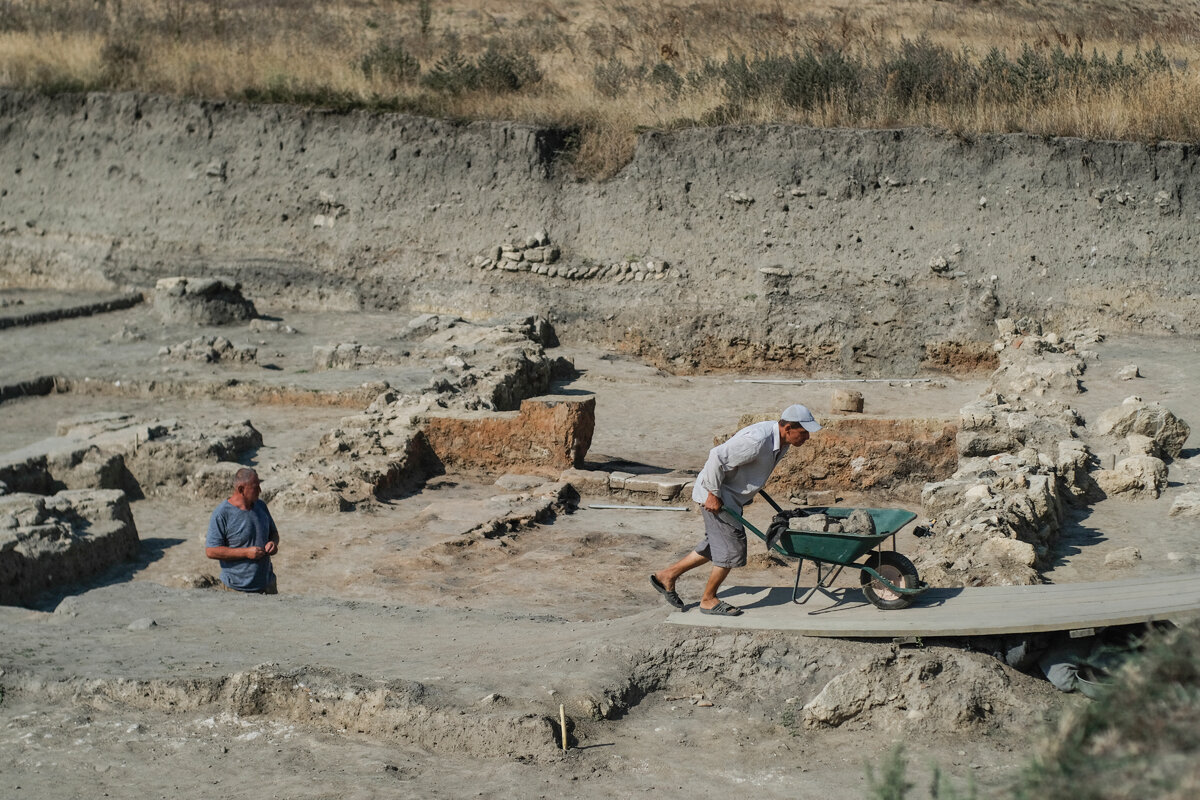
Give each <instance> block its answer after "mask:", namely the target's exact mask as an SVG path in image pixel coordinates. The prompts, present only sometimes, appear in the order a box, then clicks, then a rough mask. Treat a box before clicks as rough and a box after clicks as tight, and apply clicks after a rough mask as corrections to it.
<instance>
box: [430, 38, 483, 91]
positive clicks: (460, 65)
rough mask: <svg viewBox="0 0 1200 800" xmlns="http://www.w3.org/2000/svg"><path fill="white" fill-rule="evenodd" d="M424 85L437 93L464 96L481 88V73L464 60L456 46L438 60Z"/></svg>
mask: <svg viewBox="0 0 1200 800" xmlns="http://www.w3.org/2000/svg"><path fill="white" fill-rule="evenodd" d="M422 83H423V84H424V85H425V86H426V87H427V88H429V89H432V90H433V91H435V92H441V93H443V94H451V95H457V94H462V93H463V92H469V91H472V90H474V89H476V88H477V87H478V86H479V71H478V70H477V69H476V68H475V65H474V64H472V63H471V62H470V61H468V60H467V59H465V58H463V56H462V53H460V52H459V51H458V46H457V45H456V44H454V45H451V47H450V49H449V50H447V51H446V54H445V55H444V56H442V57H441V58H439V59H438V60H437V63H436V64H434V65H433V68H432V69H430V70H429V72H428V74H426V75H425V78H424V79H423V81H422Z"/></svg>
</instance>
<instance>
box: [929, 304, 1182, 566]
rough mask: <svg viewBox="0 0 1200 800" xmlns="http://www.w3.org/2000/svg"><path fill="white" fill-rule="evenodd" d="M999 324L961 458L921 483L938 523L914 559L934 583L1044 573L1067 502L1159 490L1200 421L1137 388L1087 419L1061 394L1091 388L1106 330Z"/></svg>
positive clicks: (965, 425)
mask: <svg viewBox="0 0 1200 800" xmlns="http://www.w3.org/2000/svg"><path fill="white" fill-rule="evenodd" d="M998 326H999V328H1000V334H1001V335H1000V338H999V340H998V341H997V342H996V345H995V349H996V351H997V353H998V355H999V360H1000V365H999V367H998V368H997V369H996V372H995V373H994V374H993V376H992V380H991V383H990V391H989V393H988V394H986V395H985V396H984V397H982V398H981V399H979V400H977V401H975V402H972V403H970V404H968V405H966V406H964V407H963V408H962V410H961V411H960V414H959V433H958V436H957V442H956V444H957V448H958V453H959V463H958V469H957V470H956V471H955V473H954V474H953V475H952V476H951V477H950V478H949V479H947V480H944V481H938V482H934V483H929V484H927V485H926V486H925V487H924V489H923V490H922V493H921V503H922V506H923V508H924V511H925V513H926V514H927V515H928V516H929V517H930V529H931V530H932V531H933V532H934V533H935V534H936V535H935V536H933V537H931V538H929V539H926V540H924V541H923V542H922V543H921V544H920V545H919V546H918V549H917V552H916V554H915V559H914V560H915V561H916V562H917V563H918V566H919V567H920V570H921V575H922V577H923V578H925V579H926V580H928V581H929V582H930V583H933V584H934V585H943V586H953V585H963V584H967V585H998V584H1014V583H1016V584H1024V583H1036V582H1038V581H1039V580H1040V577H1039V574H1038V570H1039V569H1040V568H1045V567H1047V566H1048V561H1049V558H1050V555H1051V551H1052V548H1053V546H1054V544H1055V542H1056V541H1057V539H1058V536H1059V532H1060V530H1061V525H1062V520H1063V516H1064V510H1065V508H1064V507H1065V504H1068V503H1072V504H1082V503H1087V502H1090V501H1092V500H1096V499H1099V498H1102V497H1105V496H1108V495H1113V494H1123V495H1126V496H1128V497H1131V498H1134V497H1140V496H1149V497H1156V496H1158V493H1159V492H1160V491H1161V489H1162V488H1163V487H1164V486H1165V485H1166V475H1167V467H1166V462H1165V461H1164V459H1170V458H1174V457H1175V456H1178V454H1179V452H1180V449H1181V448H1182V446H1183V443H1184V442H1185V441H1186V440H1187V437H1188V434H1189V432H1190V430H1189V428H1188V426H1187V424H1186V423H1184V422H1182V421H1181V420H1179V419H1177V418H1176V417H1175V416H1174V415H1173V414H1172V413H1171V412H1170V411H1168V410H1167V409H1165V408H1163V407H1161V406H1159V405H1158V404H1147V403H1144V402H1142V401H1141V399H1140V398H1136V397H1134V398H1130V399H1129V400H1127V401H1126V402H1125V404H1123V405H1122V406H1121V407H1119V408H1117V409H1111V410H1109V411H1107V412H1105V413H1104V414H1101V415H1100V417H1099V419H1098V420H1097V421H1096V423H1095V424H1094V425H1093V426H1091V427H1087V426H1085V425H1084V422H1083V420H1082V418H1081V417H1080V416H1079V414H1078V413H1077V412H1076V411H1075V410H1074V409H1073V408H1072V407H1071V406H1070V405H1068V404H1067V403H1066V402H1065V401H1064V400H1063V399H1062V397H1063V396H1067V397H1069V396H1071V395H1073V394H1076V393H1078V392H1079V391H1081V386H1080V377H1081V376H1082V375H1083V374H1084V373H1085V371H1086V366H1087V362H1088V361H1089V360H1090V359H1091V358H1093V354H1091V353H1090V352H1088V351H1087V350H1086V349H1085V346H1086V344H1088V343H1091V342H1094V341H1096V340H1097V337H1096V335H1095V334H1094V333H1091V332H1086V331H1084V332H1077V333H1074V334H1071V335H1069V336H1066V337H1062V336H1059V335H1057V334H1054V333H1047V334H1044V335H1043V334H1042V333H1041V331H1040V329H1037V328H1036V327H1033V326H1029V325H1021V324H1018V323H1013V322H1012V321H1011V320H1001V321H1000V322H999V323H998ZM1097 448H1098V449H1100V451H1101V453H1103V451H1104V450H1108V451H1110V452H1111V454H1112V455H1111V458H1112V461H1113V462H1114V464H1115V466H1114V468H1113V469H1111V470H1104V469H1099V464H1100V463H1101V461H1102V457H1101V455H1098V453H1097ZM1119 455H1123V456H1124V458H1122V460H1120V461H1119V462H1117V457H1118V456H1119Z"/></svg>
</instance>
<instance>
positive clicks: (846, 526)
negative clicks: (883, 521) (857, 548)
mask: <svg viewBox="0 0 1200 800" xmlns="http://www.w3.org/2000/svg"><path fill="white" fill-rule="evenodd" d="M842 533H853V534H855V535H857V536H874V535H875V520H874V518H872V517H871V514H870V513H869V512H867V511H864V510H863V509H861V508H856V509H854V511H852V512H850V516H848V517H846V519H845V521H843V522H842Z"/></svg>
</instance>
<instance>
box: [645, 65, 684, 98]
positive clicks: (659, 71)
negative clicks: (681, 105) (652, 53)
mask: <svg viewBox="0 0 1200 800" xmlns="http://www.w3.org/2000/svg"><path fill="white" fill-rule="evenodd" d="M647 80H648V81H649V82H650V83H652V84H654V85H656V86H661V87H662V88H663V89H665V90H666V92H667V94H668V95H670V96H671V97H678V96H679V93H680V91H682V90H683V78H682V77H681V76H680V75H679V73H678V72H677V71H676V70H675V68H674V67H672V66H671V65H670V64H668V63H667V62H665V61H660V62H658V63H657V64H655V65H654V68H653V69H651V70H650V73H649V75H647Z"/></svg>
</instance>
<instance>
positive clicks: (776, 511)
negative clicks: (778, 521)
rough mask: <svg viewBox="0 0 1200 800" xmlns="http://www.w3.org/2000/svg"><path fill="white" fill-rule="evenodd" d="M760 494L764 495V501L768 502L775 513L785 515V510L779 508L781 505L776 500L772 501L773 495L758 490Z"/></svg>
mask: <svg viewBox="0 0 1200 800" xmlns="http://www.w3.org/2000/svg"><path fill="white" fill-rule="evenodd" d="M758 493H759V494H760V495H762V499H763V500H766V501H767V503H768V504H769V505H770V506H771V508H773V509H775V513H776V514H782V513H783V509H782V508H780V507H779V503H776V502H775V501H774V500H772V499H771V495H769V494H767V493H766V492H764V491H763V490H762V489H759V490H758Z"/></svg>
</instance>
